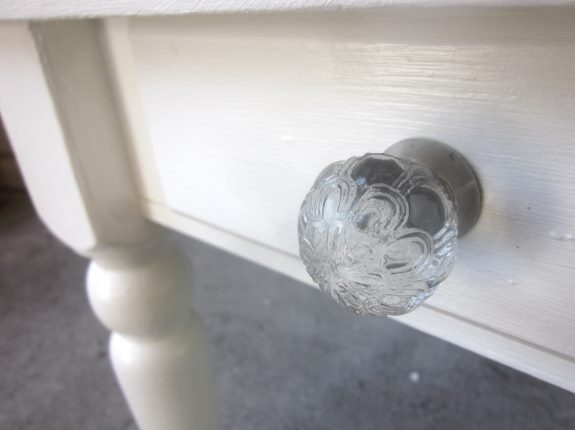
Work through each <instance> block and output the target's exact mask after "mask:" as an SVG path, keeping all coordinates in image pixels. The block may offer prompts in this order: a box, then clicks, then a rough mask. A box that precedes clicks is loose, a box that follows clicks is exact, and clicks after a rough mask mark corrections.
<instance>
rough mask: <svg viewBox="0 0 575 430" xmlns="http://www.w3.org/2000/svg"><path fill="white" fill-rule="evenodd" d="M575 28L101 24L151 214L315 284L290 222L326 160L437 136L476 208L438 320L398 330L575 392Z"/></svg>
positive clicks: (292, 21) (471, 23)
mask: <svg viewBox="0 0 575 430" xmlns="http://www.w3.org/2000/svg"><path fill="white" fill-rule="evenodd" d="M574 20H575V11H574V10H573V9H569V8H566V9H555V10H554V9H546V10H527V9H523V10H515V11H512V10H504V11H502V10H499V11H495V10H490V9H486V10H481V11H478V10H474V11H471V10H470V11H466V10H461V9H459V10H450V11H447V10H426V12H425V14H422V13H421V10H408V9H405V10H401V9H396V10H393V11H391V10H388V11H385V13H383V12H381V13H377V12H371V13H369V14H363V13H349V14H347V13H341V14H304V15H300V14H297V15H296V14H293V15H292V14H283V15H268V16H255V15H254V16H212V17H185V18H169V19H168V18H165V19H162V18H150V19H134V20H132V21H131V28H128V27H127V26H126V25H125V22H124V24H121V21H110V24H109V27H108V28H109V32H108V48H109V50H110V58H111V61H112V64H113V70H114V73H115V74H117V77H116V79H117V81H118V82H127V81H131V82H132V84H131V90H129V91H124V93H123V94H122V97H121V100H122V103H123V105H124V113H125V115H126V117H128V118H129V117H136V118H142V121H143V122H145V127H146V128H145V130H146V132H147V135H146V137H145V138H144V139H142V140H140V141H139V140H136V141H134V142H132V143H133V144H134V145H135V150H134V151H135V153H136V154H139V155H138V157H137V158H136V163H137V166H138V172H139V173H138V174H139V176H140V180H141V181H143V182H144V187H143V188H142V190H143V191H142V192H143V200H144V205H145V208H147V211H148V215H149V216H150V217H151V218H152V219H154V220H156V221H158V222H160V223H163V224H164V225H168V226H170V227H172V228H176V229H179V230H181V231H184V232H187V233H188V234H193V235H196V236H199V237H201V238H203V239H205V240H207V241H209V242H211V243H215V244H216V245H220V246H223V247H224V248H225V249H228V250H230V251H233V252H237V253H239V254H241V255H244V256H247V257H248V258H249V257H250V256H251V258H252V259H256V260H257V261H259V262H260V263H262V264H267V265H270V266H271V267H273V268H274V269H276V270H280V271H282V272H284V273H288V274H290V275H291V276H294V277H296V278H298V279H300V280H306V279H307V278H306V275H305V274H304V271H303V267H302V266H301V265H299V263H298V262H297V240H296V239H297V238H296V219H297V212H298V209H299V204H300V202H301V200H302V199H303V197H304V195H305V193H306V191H307V189H308V188H309V186H310V185H311V183H312V181H313V179H314V178H315V176H316V175H317V173H318V172H319V171H320V170H321V168H323V166H325V165H326V164H327V163H329V162H331V161H334V160H337V159H343V158H345V157H348V156H350V155H354V154H362V153H364V152H369V151H380V150H383V149H384V148H385V147H386V146H388V145H390V144H392V143H393V142H395V141H397V140H400V139H402V138H406V137H411V136H417V135H420V136H427V137H431V138H436V139H439V140H442V141H445V142H446V143H448V144H450V145H453V146H454V147H456V148H457V149H459V150H460V151H461V152H462V153H463V154H465V155H466V156H467V158H468V159H469V160H470V161H471V162H472V163H473V164H474V166H475V167H476V169H477V171H478V173H479V176H480V177H481V181H482V183H483V186H484V191H485V209H484V213H483V216H482V218H481V220H480V223H479V225H478V226H477V227H476V228H475V229H474V231H473V232H471V233H470V234H469V236H467V237H466V238H465V239H464V240H462V241H461V250H460V259H459V261H458V264H457V267H456V269H455V272H454V273H453V274H452V276H451V277H450V278H449V280H448V281H447V282H445V285H443V287H442V288H441V289H440V290H439V292H438V293H437V294H436V296H435V297H434V298H432V299H431V300H430V305H429V306H428V307H427V309H426V312H428V315H433V314H434V313H435V314H436V315H438V316H437V318H438V319H437V321H438V323H437V325H436V326H435V325H434V323H433V322H432V321H433V318H432V317H429V318H424V319H421V318H417V317H411V316H406V317H401V318H400V319H401V320H403V321H405V322H407V323H412V324H413V325H414V326H417V327H419V328H422V329H423V330H425V331H428V332H432V333H434V334H436V335H439V336H441V337H443V338H445V339H447V340H450V341H453V342H455V343H457V344H460V345H463V346H466V347H468V348H470V349H473V350H475V351H477V352H481V353H483V354H485V355H488V356H491V357H494V358H497V359H498V360H500V361H503V362H505V363H507V364H510V365H513V366H515V367H517V368H520V369H522V370H525V371H528V372H530V373H532V374H535V375H537V376H539V377H542V378H544V379H546V380H548V381H550V382H553V383H556V384H559V385H561V386H563V387H565V388H568V389H571V390H575V373H573V372H572V370H573V357H575V339H574V338H573V336H572V332H573V330H574V329H575V314H573V312H572V309H573V306H574V305H575V299H574V297H573V294H572V289H573V287H574V285H573V282H574V280H575V266H574V265H573V262H574V261H575V241H573V240H571V239H570V238H571V237H572V236H570V235H572V234H573V233H575V224H574V223H573V219H574V215H575V205H574V204H573V203H572V201H573V200H574V199H573V197H575V196H574V189H573V183H574V182H575V169H573V167H572V166H573V161H574V160H575V142H573V136H575V97H574V96H575V82H574V81H573V80H572V76H573V75H574V73H575V26H573V25H572V23H573V22H574ZM119 23H120V24H119ZM122 28H123V29H124V30H128V32H127V33H125V32H124V31H123V30H122ZM119 47H121V48H119ZM120 53H121V55H120ZM130 53H132V56H130ZM134 83H136V84H134ZM127 122H129V121H127ZM140 125H141V124H140ZM140 133H141V132H140ZM158 180H159V182H160V184H158V183H157V182H156V181H158ZM154 184H155V185H154ZM150 190H152V191H151V192H149V191H150ZM215 232H218V233H215ZM210 235H211V236H210ZM210 237H211V238H210ZM254 255H255V256H256V257H254ZM266 255H267V256H266ZM258 256H261V258H260V257H258ZM308 282H309V281H308ZM445 315H449V318H450V319H449V321H458V323H460V324H461V327H462V329H457V330H456V329H452V330H448V324H442V323H439V321H440V320H441V321H443V320H444V316H445ZM478 333H482V334H481V336H480V337H479V338H478V340H477V341H471V340H469V339H466V338H465V336H466V335H468V334H469V335H471V334H473V336H477V335H478ZM502 339H503V340H502ZM522 348H527V350H532V351H538V354H539V355H538V354H535V353H534V354H533V356H531V357H527V356H526V357H523V358H521V354H518V353H517V351H521V350H522ZM534 356H538V357H539V358H538V359H536V360H535V361H533V360H534V359H533V357H534ZM559 362H560V363H563V364H562V365H558V364H557V363H559ZM535 368H537V369H539V370H534V369H535ZM557 368H560V369H562V370H561V371H559V372H556V371H555V369H557ZM568 370H569V371H568Z"/></svg>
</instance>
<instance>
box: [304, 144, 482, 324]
mask: <svg viewBox="0 0 575 430" xmlns="http://www.w3.org/2000/svg"><path fill="white" fill-rule="evenodd" d="M462 205H465V206H466V207H465V208H462V207H461V206H462ZM480 206H481V196H480V189H479V183H478V181H477V178H476V176H475V174H474V173H473V170H472V169H471V167H470V166H469V164H468V163H467V162H466V161H465V159H463V157H462V156H461V155H460V154H459V153H457V152H456V151H455V150H454V149H452V148H450V147H449V146H447V145H445V144H442V143H439V142H435V141H431V140H424V139H409V140H405V141H402V142H398V143H397V144H395V145H393V146H392V147H391V148H389V149H388V150H387V151H386V153H384V154H365V155H363V156H361V157H352V158H350V159H348V160H346V161H339V162H336V163H333V164H331V165H329V166H327V167H326V168H325V169H324V170H323V171H322V172H321V173H320V174H319V176H318V178H317V179H316V181H315V183H314V185H313V186H312V188H311V190H310V191H309V193H308V194H307V196H306V197H305V200H304V202H303V204H302V206H301V210H300V215H299V222H298V233H299V244H300V255H301V258H302V259H303V261H304V263H305V265H306V268H307V271H308V273H309V274H310V276H311V277H312V279H313V280H314V281H315V282H316V283H317V284H318V285H319V287H320V289H321V290H323V291H325V292H327V293H329V294H330V295H331V297H333V298H334V299H335V300H336V301H337V302H338V303H340V304H341V305H343V306H344V307H347V308H350V309H352V310H353V311H355V312H356V313H358V314H361V315H400V314H404V313H406V312H410V311H412V310H413V309H415V308H416V307H418V306H419V305H420V304H421V303H422V302H423V301H424V300H425V299H427V298H428V297H430V296H431V295H432V294H433V292H434V291H435V289H436V287H437V286H438V285H439V283H441V282H442V281H443V280H444V279H445V278H446V277H447V276H448V275H449V273H450V272H451V269H452V267H453V264H454V262H455V259H456V255H457V240H458V236H459V233H461V232H464V231H467V230H468V229H469V228H471V226H472V225H473V224H474V223H475V222H476V220H477V218H478V216H479V211H480Z"/></svg>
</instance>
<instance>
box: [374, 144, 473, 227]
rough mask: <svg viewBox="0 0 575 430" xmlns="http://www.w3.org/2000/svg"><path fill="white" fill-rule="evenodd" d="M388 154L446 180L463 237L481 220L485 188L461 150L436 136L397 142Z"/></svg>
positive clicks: (389, 149)
mask: <svg viewBox="0 0 575 430" xmlns="http://www.w3.org/2000/svg"><path fill="white" fill-rule="evenodd" d="M385 154H387V155H391V156H392V157H396V158H406V159H408V160H411V161H414V162H416V163H419V164H421V165H423V166H425V167H427V168H428V169H430V170H431V171H432V172H433V173H434V174H436V175H437V176H438V177H440V178H441V179H442V180H443V181H444V182H445V184H446V185H447V186H448V187H449V189H450V191H451V192H452V193H453V197H454V200H455V205H456V212H457V224H458V236H459V237H461V236H463V235H464V234H465V233H467V232H468V231H469V230H471V228H473V226H474V225H475V224H476V223H477V220H478V219H479V215H480V213H481V202H482V197H481V187H480V185H479V180H478V179H477V175H476V174H475V172H474V170H473V168H472V167H471V165H470V164H469V162H468V161H467V160H466V159H465V157H463V155H461V154H460V153H459V152H458V151H456V150H455V149H453V148H452V147H450V146H449V145H446V144H445V143H442V142H438V141H435V140H432V139H426V138H411V139H405V140H401V141H399V142H397V143H395V144H393V145H392V146H390V147H389V148H387V150H386V151H385Z"/></svg>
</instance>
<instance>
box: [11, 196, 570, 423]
mask: <svg viewBox="0 0 575 430" xmlns="http://www.w3.org/2000/svg"><path fill="white" fill-rule="evenodd" d="M179 240H181V243H182V245H183V246H184V247H185V249H186V250H187V251H188V252H189V254H190V257H191V259H192V261H193V264H194V267H195V269H196V277H197V285H196V300H197V309H198V311H199V312H200V314H201V315H202V317H203V318H204V321H205V322H206V325H207V328H208V335H209V338H210V342H211V347H212V351H211V352H212V355H213V361H214V367H215V369H216V376H217V384H218V394H219V397H220V406H221V411H222V415H223V419H224V424H225V426H224V428H225V429H226V430H231V429H237V430H252V429H253V430H280V429H281V430H320V429H326V430H327V429H330V430H340V429H341V430H350V429H354V430H369V429H374V430H376V429H377V430H385V429H402V430H410V429H441V430H449V429H466V430H470V429H490V430H493V429H506V430H507V429H521V430H528V429H537V430H540V429H573V428H575V396H574V395H573V394H571V393H568V392H566V391H563V390H561V389H559V388H556V387H553V386H551V385H548V384H546V383H543V382H541V381H538V380H535V379H533V378H531V377H529V376H527V375H524V374H521V373H518V372H516V371H514V370H512V369H509V368H506V367H504V366H502V365H499V364H497V363H494V362H492V361H489V360H487V359H485V358H482V357H480V356H478V355H475V354H472V353H470V352H467V351H464V350H462V349H459V348H457V347H455V346H452V345H449V344H447V343H445V342H443V341H440V340H438V339H434V338H432V337H430V336H427V335H425V334H422V333H419V332H416V331H414V330H412V329H410V328H407V327H404V326H402V325H401V324H399V323H396V322H394V321H391V320H386V319H370V318H360V317H356V316H354V315H352V314H350V313H348V312H345V311H343V310H340V309H339V308H338V307H337V306H336V305H334V304H332V303H331V301H329V300H326V299H324V297H323V296H322V295H321V294H320V293H319V292H318V291H316V290H313V289H311V288H308V287H306V286H304V285H302V284H299V283H297V282H295V281H292V280H290V279H287V278H285V277H283V276H281V275H279V274H276V273H273V272H270V271H269V270H266V269H264V268H262V267H259V266H257V265H254V264H251V263H248V262H246V261H243V260H241V259H239V258H236V257H233V256H231V255H228V254H226V253H224V252H222V251H219V250H217V249H214V248H212V247H210V246H207V245H205V244H202V243H199V242H196V241H193V240H191V239H187V238H180V239H179ZM85 268H86V261H85V260H84V259H82V258H80V257H78V256H77V255H75V254H73V253H72V252H71V251H70V250H68V249H67V248H65V247H64V246H63V245H61V244H60V243H59V242H58V241H57V240H56V239H55V238H54V237H52V236H51V235H50V234H49V233H48V232H47V231H46V229H45V228H44V227H43V226H42V225H41V224H40V222H39V221H38V219H37V217H36V216H35V214H34V213H33V211H32V209H31V208H30V206H29V204H28V203H27V202H26V200H25V199H23V198H22V197H18V198H15V197H14V196H13V195H12V197H10V198H3V199H0V429H2V430H32V429H41V430H68V429H70V430H96V429H97V430H103V429H113V430H116V429H124V430H125V429H135V428H136V426H135V425H134V423H133V421H132V418H131V417H130V414H129V413H128V410H127V408H126V404H125V402H124V400H123V399H122V396H121V394H120V392H119V390H118V387H117V386H116V383H115V381H114V378H113V375H112V373H111V369H110V365H109V363H108V357H107V353H106V338H107V334H106V332H105V330H104V329H103V328H102V327H101V326H100V325H99V324H98V322H97V321H96V320H95V318H94V316H93V315H92V313H91V312H90V309H89V308H88V305H87V302H86V298H85V293H84V288H83V278H84V270H85ZM417 376H419V378H417ZM158 430H163V429H158Z"/></svg>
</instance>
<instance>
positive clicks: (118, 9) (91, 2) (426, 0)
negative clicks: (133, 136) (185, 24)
mask: <svg viewBox="0 0 575 430" xmlns="http://www.w3.org/2000/svg"><path fill="white" fill-rule="evenodd" d="M573 4H575V0H162V1H158V0H82V1H77V0H50V1H46V0H0V19H18V20H20V19H34V20H39V19H54V18H94V17H115V16H158V15H190V14H201V15H203V14H208V13H210V14H214V13H224V14H226V13H254V12H288V11H330V10H335V11H341V10H361V9H373V8H382V7H398V6H399V7H405V6H408V7H411V6H424V7H446V6H456V7H457V6H459V7H486V6H491V7H526V6H527V7H533V6H547V7H549V6H565V5H573Z"/></svg>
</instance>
